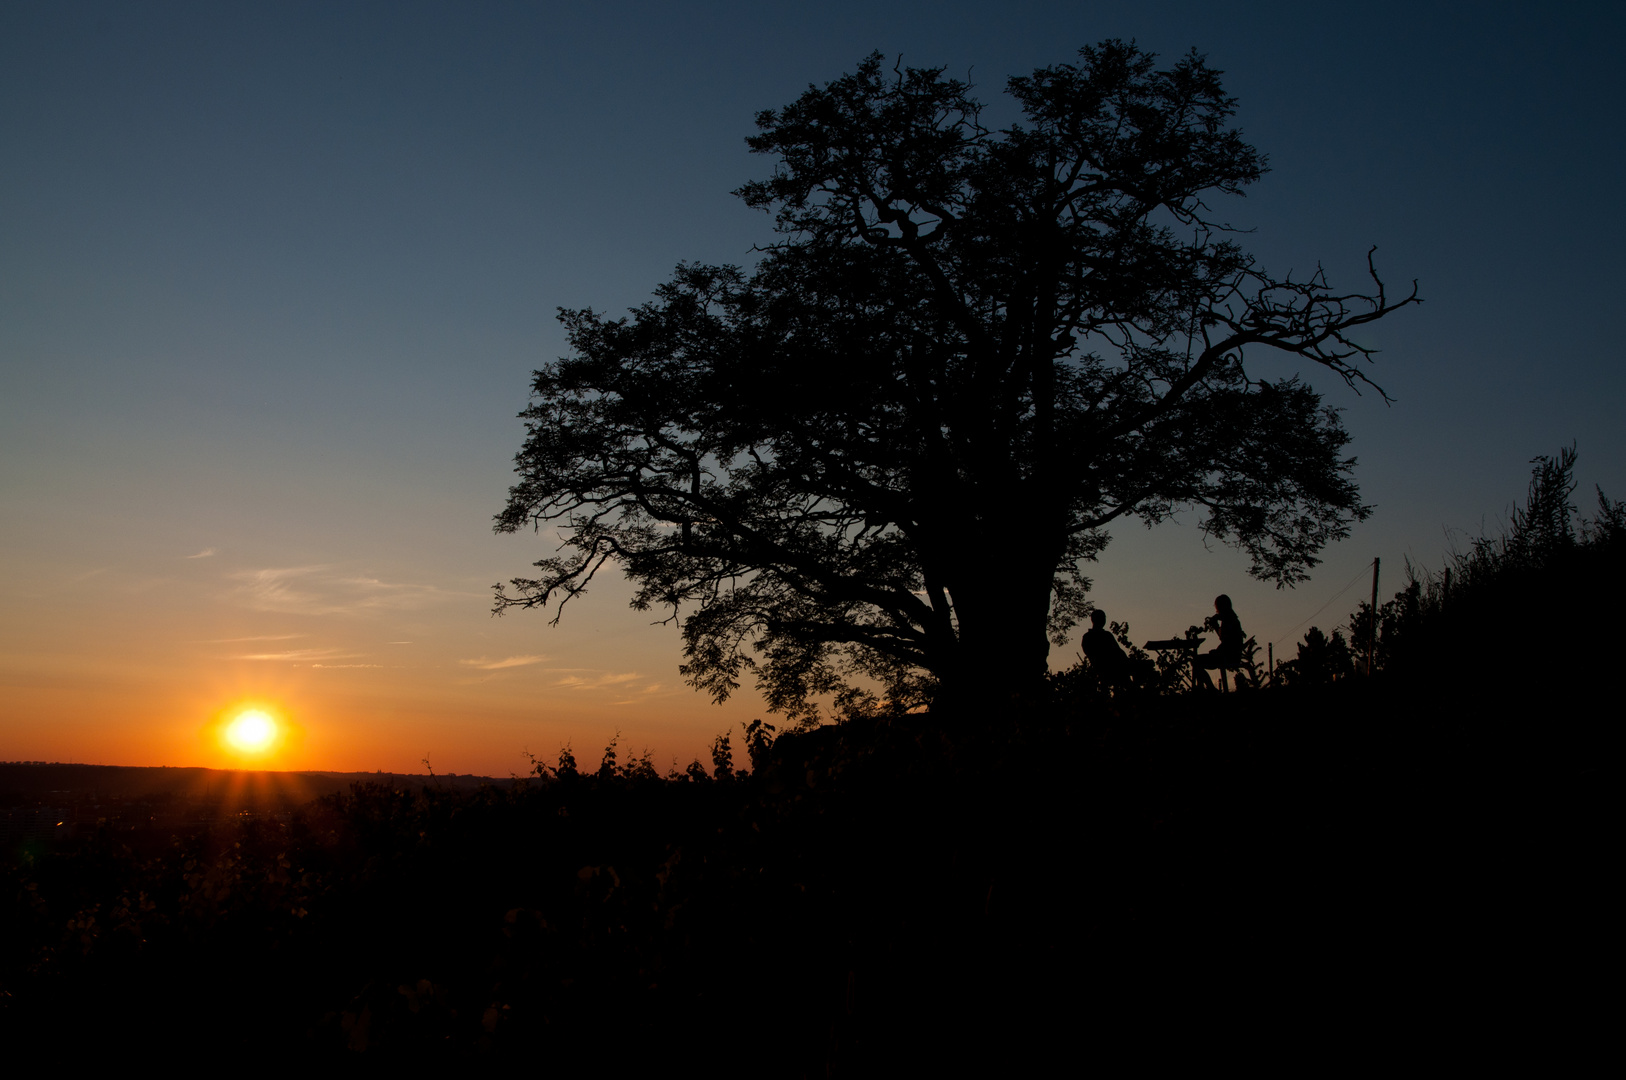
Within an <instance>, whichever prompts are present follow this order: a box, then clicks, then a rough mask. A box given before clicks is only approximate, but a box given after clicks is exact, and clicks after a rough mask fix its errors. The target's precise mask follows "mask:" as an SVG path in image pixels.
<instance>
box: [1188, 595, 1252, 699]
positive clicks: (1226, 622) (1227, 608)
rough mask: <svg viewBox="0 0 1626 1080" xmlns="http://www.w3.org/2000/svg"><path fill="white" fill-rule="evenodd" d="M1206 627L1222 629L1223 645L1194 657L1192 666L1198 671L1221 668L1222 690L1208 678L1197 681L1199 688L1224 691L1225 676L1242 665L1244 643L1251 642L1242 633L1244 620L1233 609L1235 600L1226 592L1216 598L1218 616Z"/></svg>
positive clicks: (1216, 613) (1215, 609)
mask: <svg viewBox="0 0 1626 1080" xmlns="http://www.w3.org/2000/svg"><path fill="white" fill-rule="evenodd" d="M1203 625H1204V626H1206V627H1211V628H1216V629H1218V630H1219V646H1218V647H1217V648H1214V649H1211V650H1210V651H1208V652H1205V653H1203V654H1202V655H1201V656H1198V657H1194V658H1193V659H1192V663H1193V664H1195V666H1196V668H1197V671H1198V672H1204V671H1213V670H1215V669H1218V670H1219V673H1220V681H1219V687H1215V685H1214V683H1213V681H1212V680H1211V679H1209V678H1208V677H1207V676H1206V675H1205V676H1203V677H1202V678H1201V679H1198V680H1197V689H1199V690H1201V689H1204V688H1207V689H1210V690H1213V689H1220V688H1223V687H1224V686H1225V673H1226V672H1227V671H1235V670H1237V668H1239V667H1241V666H1242V643H1243V642H1244V641H1246V640H1247V635H1246V634H1244V633H1243V632H1242V620H1241V619H1238V618H1237V617H1236V612H1235V611H1233V610H1232V609H1231V598H1230V597H1229V596H1226V595H1225V594H1224V593H1221V594H1220V595H1218V596H1216V597H1214V616H1213V618H1211V619H1207V620H1204V623H1203ZM1194 674H1195V673H1194Z"/></svg>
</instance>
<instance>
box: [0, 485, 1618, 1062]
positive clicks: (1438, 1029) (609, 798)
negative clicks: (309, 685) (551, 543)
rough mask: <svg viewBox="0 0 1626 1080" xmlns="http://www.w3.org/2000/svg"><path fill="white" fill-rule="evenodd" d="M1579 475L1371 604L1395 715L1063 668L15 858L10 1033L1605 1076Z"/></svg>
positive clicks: (1332, 694) (1602, 745) (1362, 690)
mask: <svg viewBox="0 0 1626 1080" xmlns="http://www.w3.org/2000/svg"><path fill="white" fill-rule="evenodd" d="M1572 465H1573V458H1568V457H1564V456H1560V458H1558V459H1553V460H1552V461H1549V462H1546V463H1545V464H1541V463H1538V470H1537V484H1536V486H1533V487H1532V492H1531V497H1530V499H1529V501H1528V505H1527V506H1526V507H1525V508H1524V509H1523V510H1521V511H1518V512H1517V513H1516V514H1515V517H1514V520H1513V522H1512V524H1511V526H1510V528H1509V530H1508V531H1507V532H1506V533H1505V534H1504V535H1503V536H1501V537H1499V538H1496V539H1494V540H1486V541H1482V542H1481V543H1479V544H1476V545H1475V546H1474V547H1473V548H1472V550H1470V551H1468V552H1466V553H1463V554H1462V555H1461V556H1459V557H1458V558H1457V559H1455V560H1454V561H1453V563H1452V564H1451V569H1452V571H1453V573H1452V581H1451V586H1450V589H1449V590H1447V589H1446V587H1445V585H1444V574H1443V572H1441V573H1438V574H1423V573H1421V572H1416V573H1414V574H1413V580H1412V581H1411V582H1410V583H1409V585H1408V588H1407V589H1406V590H1404V591H1403V592H1402V594H1401V596H1400V597H1397V599H1396V600H1394V601H1390V602H1389V603H1387V604H1385V605H1383V606H1382V608H1380V611H1379V613H1378V614H1379V622H1380V638H1379V643H1378V644H1379V648H1378V650H1377V651H1378V655H1379V656H1380V658H1381V662H1380V664H1379V665H1378V670H1377V672H1376V674H1375V676H1373V677H1371V678H1366V677H1357V676H1356V675H1355V674H1354V670H1353V669H1350V670H1348V671H1343V670H1340V671H1339V672H1336V673H1334V675H1333V676H1332V677H1329V678H1327V679H1321V678H1319V677H1315V676H1313V675H1311V674H1310V673H1309V666H1308V665H1307V664H1304V663H1303V657H1304V656H1305V655H1307V654H1305V653H1303V652H1301V654H1300V658H1296V659H1295V663H1298V664H1300V665H1301V666H1300V667H1298V668H1297V669H1296V673H1294V672H1295V669H1291V668H1290V669H1289V671H1290V674H1289V675H1288V677H1287V678H1285V679H1283V680H1281V682H1282V685H1281V686H1279V687H1265V688H1260V689H1257V690H1249V691H1248V692H1241V693H1232V694H1227V695H1218V694H1214V695H1185V694H1163V693H1157V692H1153V691H1152V690H1150V689H1143V690H1142V691H1141V692H1135V691H1134V690H1130V691H1125V692H1119V693H1118V694H1117V695H1116V696H1113V695H1111V694H1110V693H1108V692H1107V691H1106V690H1104V689H1103V688H1101V687H1099V686H1097V685H1095V684H1094V683H1093V682H1092V680H1091V679H1090V678H1089V673H1088V671H1087V669H1081V670H1078V671H1075V672H1072V673H1068V674H1066V675H1063V676H1058V677H1057V678H1056V679H1054V680H1053V689H1054V700H1053V701H1051V702H1050V703H1048V705H1044V706H1035V707H1032V708H1029V709H1026V710H1023V711H1021V712H1020V713H1014V712H1013V713H1012V714H1011V715H1005V716H996V717H979V718H970V717H965V716H958V717H952V718H949V719H947V720H945V719H944V718H943V717H942V716H938V717H933V716H929V715H899V716H887V715H870V716H858V717H854V718H852V719H849V720H848V721H846V722H844V723H842V724H839V725H832V726H827V727H823V728H818V729H815V730H812V731H803V732H795V733H790V734H782V735H779V736H778V737H777V738H776V737H774V735H775V733H774V732H773V731H772V730H771V729H770V728H769V727H768V726H767V725H752V726H751V727H750V728H749V729H748V730H747V731H746V732H744V733H743V734H744V738H743V739H742V740H741V741H740V743H739V744H738V745H736V744H735V743H734V742H733V741H732V740H730V739H727V738H720V739H719V740H718V743H717V745H716V746H715V748H714V752H713V761H712V764H711V767H710V768H709V769H707V768H701V767H699V766H698V765H696V766H692V767H691V768H690V769H688V770H686V771H674V772H673V773H672V774H670V775H668V776H661V775H659V774H658V773H657V772H656V771H655V770H654V769H653V768H652V767H651V766H650V764H649V762H648V761H647V758H645V759H634V760H633V761H631V762H624V761H622V760H620V759H619V758H618V757H617V754H616V747H615V744H614V743H613V742H612V744H611V746H610V747H608V748H607V749H606V751H605V753H604V754H603V756H602V758H601V760H600V761H599V762H598V763H597V764H596V766H595V765H592V764H580V765H579V764H578V762H577V761H576V760H575V758H574V755H572V754H571V753H570V752H569V751H568V750H567V751H564V752H562V753H561V754H560V755H559V758H558V759H557V760H556V761H553V762H547V763H539V765H538V768H537V770H536V774H535V775H534V776H532V777H530V778H529V779H528V781H527V782H526V783H524V784H521V785H517V786H513V787H510V788H497V787H486V788H483V789H480V790H478V791H474V792H469V791H458V790H455V789H453V788H452V787H450V786H448V785H439V784H435V783H429V784H418V785H414V786H413V787H411V788H402V787H393V786H389V785H385V784H377V783H372V784H357V785H355V786H354V787H352V788H351V790H350V791H349V792H348V793H344V794H339V795H332V796H327V797H324V798H322V799H319V800H317V801H315V802H313V803H311V804H309V805H307V806H305V807H303V808H302V809H301V810H299V811H298V812H297V813H295V814H293V815H292V816H291V817H290V818H289V819H288V820H285V821H284V820H268V819H263V818H261V819H244V820H239V821H233V822H221V823H216V824H215V825H212V826H209V827H207V828H199V829H195V830H192V831H190V832H185V833H174V834H164V835H158V834H153V835H146V834H141V835H139V836H138V835H135V834H131V833H128V832H120V831H118V830H115V829H101V830H89V831H87V832H85V833H82V834H81V835H80V836H79V837H77V838H75V839H73V840H72V841H71V842H68V843H64V844H61V845H59V846H58V847H56V848H55V849H53V850H47V851H34V852H32V853H27V854H19V853H17V852H13V853H12V857H11V858H10V859H9V860H8V862H7V866H6V869H5V878H4V881H3V887H4V903H5V905H6V907H5V909H4V912H5V914H4V918H5V920H6V924H7V925H6V932H5V933H4V935H3V938H0V940H3V945H0V948H3V950H4V952H3V955H0V992H3V995H4V996H3V998H0V1000H3V1001H4V1009H3V1012H0V1016H3V1017H4V1022H5V1023H6V1024H7V1025H8V1027H10V1028H12V1029H13V1030H12V1032H10V1034H12V1035H13V1037H18V1036H19V1035H20V1034H21V1033H24V1032H26V1033H27V1034H28V1037H29V1039H30V1040H31V1041H41V1040H44V1041H49V1042H50V1043H51V1044H52V1045H55V1046H58V1047H61V1048H63V1052H64V1053H70V1052H72V1051H73V1050H74V1049H79V1050H82V1051H84V1052H93V1051H95V1050H98V1049H99V1050H103V1051H117V1052H120V1053H125V1052H135V1051H143V1052H152V1051H156V1052H161V1053H163V1054H166V1055H170V1056H171V1057H179V1056H181V1055H183V1054H187V1055H191V1054H195V1053H200V1052H207V1051H215V1050H218V1051H243V1050H252V1051H253V1052H254V1053H255V1055H256V1060H265V1059H266V1058H267V1057H270V1056H279V1055H280V1056H284V1057H286V1058H289V1059H292V1060H294V1061H310V1062H320V1061H331V1060H333V1059H343V1058H347V1057H350V1058H358V1059H372V1058H380V1059H384V1060H386V1061H395V1062H399V1063H403V1064H417V1063H428V1062H435V1061H449V1060H460V1059H464V1058H476V1059H478V1058H490V1059H494V1060H506V1061H511V1062H514V1063H525V1064H531V1065H536V1066H539V1067H543V1068H560V1067H582V1068H593V1069H596V1070H599V1071H606V1072H610V1073H612V1074H613V1073H617V1072H629V1071H632V1070H634V1069H638V1068H643V1067H666V1068H670V1067H672V1066H678V1065H683V1066H688V1067H690V1068H693V1069H695V1070H699V1071H705V1072H713V1073H720V1074H725V1075H732V1074H747V1073H748V1074H752V1075H785V1076H797V1075H810V1076H811V1075H827V1074H830V1073H835V1074H864V1073H869V1072H875V1071H879V1070H881V1069H885V1068H891V1069H904V1070H907V1071H909V1072H921V1071H926V1070H934V1071H945V1070H948V1069H953V1070H955V1071H964V1070H965V1069H966V1068H967V1067H969V1065H970V1064H972V1063H974V1062H975V1061H977V1060H978V1059H981V1058H985V1057H986V1059H987V1060H989V1061H991V1062H995V1063H997V1064H998V1065H999V1066H1001V1067H1003V1068H1006V1069H1009V1068H1011V1067H1013V1066H1016V1067H1020V1066H1021V1065H1022V1064H1023V1063H1024V1062H1027V1063H1032V1064H1038V1063H1042V1062H1045V1061H1046V1060H1050V1059H1053V1057H1054V1055H1055V1054H1057V1053H1058V1052H1059V1053H1064V1054H1067V1055H1070V1056H1072V1058H1073V1059H1075V1060H1078V1061H1080V1062H1081V1064H1088V1063H1090V1062H1106V1061H1109V1060H1112V1059H1115V1058H1119V1057H1121V1056H1123V1055H1131V1056H1132V1058H1133V1060H1135V1061H1137V1062H1141V1063H1144V1064H1145V1065H1146V1066H1148V1067H1151V1066H1154V1065H1155V1064H1156V1063H1157V1062H1159V1061H1164V1060H1171V1059H1188V1058H1193V1057H1195V1058H1201V1059H1204V1060H1212V1061H1225V1060H1247V1061H1248V1062H1250V1063H1252V1064H1255V1065H1258V1064H1263V1063H1267V1062H1272V1061H1274V1062H1278V1063H1281V1064H1288V1063H1297V1064H1315V1065H1320V1064H1322V1063H1326V1062H1341V1061H1357V1060H1371V1061H1377V1060H1383V1059H1387V1058H1389V1057H1391V1056H1392V1055H1394V1054H1395V1053H1398V1052H1401V1051H1402V1050H1403V1051H1404V1052H1405V1053H1407V1054H1408V1056H1409V1057H1408V1059H1409V1060H1424V1059H1426V1060H1431V1061H1441V1062H1443V1061H1446V1060H1450V1061H1452V1062H1459V1063H1460V1062H1462V1061H1464V1060H1466V1059H1469V1058H1472V1057H1475V1056H1478V1055H1480V1054H1495V1055H1497V1056H1505V1055H1506V1054H1508V1053H1511V1052H1513V1051H1514V1050H1516V1049H1518V1048H1520V1047H1525V1048H1535V1049H1537V1050H1538V1051H1539V1052H1541V1053H1542V1054H1543V1055H1544V1056H1545V1057H1546V1058H1547V1060H1557V1059H1559V1058H1561V1057H1562V1055H1564V1054H1566V1053H1571V1052H1580V1051H1581V1050H1583V1049H1584V1048H1585V1047H1586V1046H1587V1045H1588V1041H1589V1037H1590V1036H1589V1033H1596V1032H1601V1031H1602V1030H1603V1028H1602V1018H1603V1016H1604V1001H1603V999H1602V998H1601V997H1598V996H1594V995H1595V983H1596V982H1597V979H1598V977H1599V975H1600V972H1599V971H1597V970H1595V969H1596V968H1598V967H1599V965H1600V964H1601V963H1602V960H1601V959H1600V958H1601V956H1602V955H1603V949H1602V947H1601V944H1600V940H1601V932H1602V927H1603V926H1604V925H1605V923H1604V917H1605V911H1606V905H1607V901H1606V897H1607V895H1608V893H1607V892H1606V883H1607V881H1608V880H1609V879H1610V877H1611V875H1609V874H1608V873H1607V871H1606V869H1605V864H1606V863H1607V862H1608V859H1607V858H1606V854H1605V853H1606V852H1608V851H1609V850H1611V849H1610V848H1608V847H1606V846H1605V844H1606V843H1607V835H1608V831H1609V830H1608V829H1607V828H1606V826H1605V825H1604V821H1605V812H1604V806H1605V800H1604V790H1603V784H1604V782H1605V769H1606V768H1607V767H1608V766H1607V763H1608V762H1610V761H1611V760H1612V755H1611V754H1610V753H1609V751H1610V750H1612V747H1613V734H1612V731H1610V730H1609V728H1608V719H1607V718H1606V717H1605V716H1603V715H1601V714H1600V711H1599V709H1598V708H1597V707H1596V698H1595V696H1594V695H1593V693H1592V687H1593V684H1595V683H1597V682H1601V681H1602V680H1603V679H1604V678H1605V677H1606V676H1607V673H1608V672H1609V671H1610V670H1611V668H1610V667H1608V666H1601V667H1599V666H1586V665H1589V664H1591V663H1592V662H1593V657H1594V655H1595V656H1602V655H1603V652H1602V650H1603V648H1604V645H1603V644H1602V642H1603V640H1604V639H1603V638H1602V635H1601V634H1599V635H1598V637H1597V640H1596V642H1592V639H1590V638H1588V635H1591V634H1593V633H1594V632H1595V630H1596V629H1597V628H1599V627H1601V621H1600V620H1601V619H1602V618H1603V617H1604V616H1603V615H1602V612H1603V611H1604V610H1605V609H1607V608H1609V607H1610V606H1612V605H1614V604H1618V603H1619V602H1620V601H1621V600H1622V598H1623V594H1622V589H1621V581H1620V570H1619V567H1620V555H1621V545H1622V543H1623V539H1622V538H1623V535H1626V530H1623V529H1622V528H1621V525H1622V522H1621V520H1620V510H1619V507H1618V504H1613V503H1609V502H1608V501H1607V500H1603V501H1602V502H1601V507H1600V512H1599V516H1598V517H1597V518H1596V519H1595V520H1592V521H1588V522H1585V523H1584V524H1583V525H1581V526H1575V525H1573V524H1571V521H1572V516H1571V515H1570V514H1569V513H1568V512H1567V511H1565V512H1563V513H1560V510H1562V509H1563V507H1564V506H1567V491H1566V493H1565V497H1564V498H1563V499H1560V500H1559V502H1558V504H1557V505H1558V506H1559V509H1558V510H1551V511H1549V510H1544V509H1542V507H1545V506H1548V505H1549V503H1548V502H1544V501H1543V500H1546V499H1547V497H1548V496H1549V495H1551V494H1552V493H1553V492H1555V491H1558V490H1560V489H1563V488H1564V486H1565V485H1566V484H1568V483H1569V480H1568V477H1569V472H1568V469H1569V467H1570V466H1572ZM1543 468H1548V469H1549V471H1548V472H1547V473H1545V474H1544V473H1543V472H1542V469H1543ZM1538 496H1539V498H1538ZM1583 585H1584V586H1585V588H1584V589H1581V588H1578V586H1583ZM1566 590H1570V591H1569V592H1566ZM1594 611H1595V612H1598V613H1599V614H1597V615H1591V614H1589V613H1590V612H1594ZM1359 614H1360V613H1359V612H1357V616H1359ZM1370 617H1371V616H1370V613H1368V614H1367V616H1366V618H1367V619H1370ZM1588 618H1591V619H1593V621H1591V622H1588V621H1586V620H1587V619H1588ZM1569 619H1574V620H1576V621H1574V622H1566V621H1564V620H1569ZM1362 625H1363V624H1361V623H1359V622H1358V621H1357V622H1356V623H1354V624H1353V640H1360V639H1359V637H1358V635H1359V634H1360V633H1361V632H1362V630H1361V627H1362ZM1589 642H1590V643H1589ZM1588 648H1595V649H1596V650H1597V652H1596V653H1595V654H1588V653H1587V652H1586V650H1587V649H1588ZM1611 651H1612V650H1611ZM14 1045H15V1044H14ZM1420 1055H1421V1056H1420Z"/></svg>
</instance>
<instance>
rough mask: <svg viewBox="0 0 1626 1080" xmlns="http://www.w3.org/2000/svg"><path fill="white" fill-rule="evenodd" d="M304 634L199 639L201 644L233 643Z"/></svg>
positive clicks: (291, 637) (299, 636) (282, 639)
mask: <svg viewBox="0 0 1626 1080" xmlns="http://www.w3.org/2000/svg"><path fill="white" fill-rule="evenodd" d="M304 636H305V635H304V634H256V635H255V636H253V637H217V638H204V639H202V640H201V641H198V642H197V643H196V644H199V645H232V644H235V643H237V642H239V641H292V640H294V638H302V637H304Z"/></svg>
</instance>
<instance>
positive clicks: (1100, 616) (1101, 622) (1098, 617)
mask: <svg viewBox="0 0 1626 1080" xmlns="http://www.w3.org/2000/svg"><path fill="white" fill-rule="evenodd" d="M1090 622H1091V623H1093V624H1095V628H1096V629H1097V630H1099V629H1101V627H1103V626H1105V625H1106V624H1107V613H1106V612H1104V611H1102V610H1101V609H1100V608H1096V609H1095V610H1094V611H1092V612H1090Z"/></svg>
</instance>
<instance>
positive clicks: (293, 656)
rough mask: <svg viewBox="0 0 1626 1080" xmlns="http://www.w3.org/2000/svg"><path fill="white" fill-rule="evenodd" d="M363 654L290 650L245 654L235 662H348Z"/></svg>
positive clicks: (338, 651) (331, 650)
mask: <svg viewBox="0 0 1626 1080" xmlns="http://www.w3.org/2000/svg"><path fill="white" fill-rule="evenodd" d="M360 655H361V653H353V652H345V651H344V650H343V649H289V650H288V651H287V652H266V653H244V654H243V655H242V656H235V657H233V658H232V659H234V660H273V661H282V662H283V663H289V664H298V663H310V662H313V661H317V660H348V659H350V658H351V657H353V656H360Z"/></svg>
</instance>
